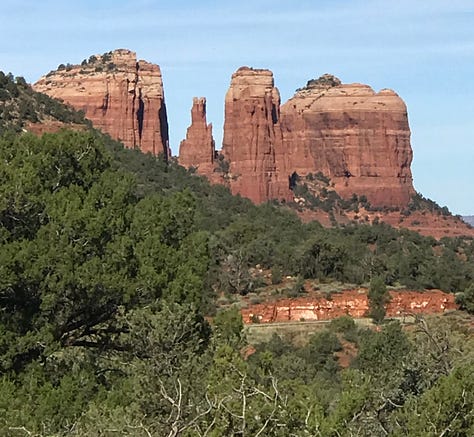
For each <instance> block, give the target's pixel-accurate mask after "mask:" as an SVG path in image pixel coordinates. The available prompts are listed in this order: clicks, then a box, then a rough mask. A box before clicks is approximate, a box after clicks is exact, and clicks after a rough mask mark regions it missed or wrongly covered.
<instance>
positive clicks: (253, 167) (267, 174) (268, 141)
mask: <svg viewBox="0 0 474 437" xmlns="http://www.w3.org/2000/svg"><path fill="white" fill-rule="evenodd" d="M282 147H283V137H282V132H281V127H280V93H279V91H278V89H277V88H275V86H274V83H273V74H272V72H271V71H269V70H260V69H258V70H257V69H252V68H248V67H242V68H239V69H238V70H237V71H236V72H235V73H234V74H233V75H232V80H231V84H230V88H229V90H228V91H227V94H226V97H225V122H224V139H223V143H222V154H223V156H224V159H225V160H226V161H227V162H228V163H229V181H230V187H231V190H232V192H233V193H234V194H237V193H238V194H241V195H242V196H244V197H248V198H249V199H251V200H252V201H254V202H255V203H261V202H264V201H266V200H269V199H278V200H289V199H291V198H292V196H291V192H290V190H289V188H288V175H287V173H288V171H287V169H286V167H285V161H284V158H285V157H284V154H283V149H282Z"/></svg>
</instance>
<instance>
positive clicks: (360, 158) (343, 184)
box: [281, 75, 415, 207]
mask: <svg viewBox="0 0 474 437" xmlns="http://www.w3.org/2000/svg"><path fill="white" fill-rule="evenodd" d="M281 126H282V130H283V145H284V149H285V150H286V151H287V153H288V168H289V169H291V170H292V171H295V172H296V173H298V174H299V175H300V176H304V175H307V174H308V173H317V172H322V173H323V174H324V175H326V176H329V177H330V178H331V181H332V182H334V183H335V189H336V191H337V192H338V194H339V195H340V196H342V197H346V198H348V197H350V196H351V195H352V194H353V193H356V194H358V195H362V194H364V195H366V196H367V199H368V200H369V202H370V203H371V204H372V205H374V206H395V207H403V206H406V205H407V203H408V202H409V200H410V198H411V196H412V195H413V194H414V193H415V191H414V189H413V185H412V176H411V170H410V164H411V161H412V150H411V146H410V129H409V126H408V117H407V109H406V106H405V104H404V102H403V101H402V99H401V98H400V97H399V96H398V95H397V94H396V93H395V92H393V91H391V90H382V91H380V92H379V93H375V92H374V91H373V90H372V89H371V88H370V87H369V86H367V85H361V84H350V85H344V84H341V82H340V81H339V79H337V78H335V77H333V76H330V75H325V76H323V77H322V78H320V79H318V80H316V81H310V82H308V85H307V86H306V87H305V88H303V89H301V90H298V91H297V92H296V94H295V95H294V96H293V98H291V99H290V100H289V101H288V102H286V103H285V104H284V105H283V106H282V107H281Z"/></svg>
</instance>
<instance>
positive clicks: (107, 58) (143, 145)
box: [33, 49, 170, 158]
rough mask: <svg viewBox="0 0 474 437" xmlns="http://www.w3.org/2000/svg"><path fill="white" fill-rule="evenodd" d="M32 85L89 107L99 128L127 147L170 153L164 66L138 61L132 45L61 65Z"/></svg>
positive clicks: (86, 110)
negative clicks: (79, 63)
mask: <svg viewBox="0 0 474 437" xmlns="http://www.w3.org/2000/svg"><path fill="white" fill-rule="evenodd" d="M33 88H34V89H35V90H36V91H39V92H42V93H45V94H47V95H49V96H51V97H54V98H57V99H59V100H62V101H64V102H65V103H67V104H69V105H71V106H72V107H74V108H75V109H76V110H82V111H84V113H85V115H86V117H87V118H88V119H89V120H91V122H92V123H93V125H94V126H95V127H96V128H99V129H102V130H103V131H104V132H107V133H108V134H109V135H110V136H111V137H112V138H114V139H117V140H120V141H122V142H123V143H124V144H125V146H126V147H130V148H139V149H140V150H142V151H143V152H145V153H146V152H150V153H152V154H155V155H157V154H159V153H163V154H164V156H165V158H168V157H169V156H170V150H169V144H168V120H167V114H166V105H165V98H164V92H163V80H162V77H161V71H160V67H159V66H158V65H154V64H151V63H148V62H146V61H141V60H140V61H137V57H136V54H135V53H134V52H132V51H130V50H125V49H118V50H114V51H113V52H109V53H106V54H104V55H96V56H91V57H90V58H89V60H88V61H86V60H84V61H83V62H82V64H81V65H69V64H68V65H67V66H61V68H59V69H58V70H56V71H52V72H50V73H48V74H47V75H45V76H43V77H42V78H40V79H39V80H38V82H36V83H35V84H34V85H33Z"/></svg>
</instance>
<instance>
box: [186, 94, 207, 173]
mask: <svg viewBox="0 0 474 437" xmlns="http://www.w3.org/2000/svg"><path fill="white" fill-rule="evenodd" d="M214 159H215V144H214V138H213V137H212V124H207V121H206V99H205V98H204V97H201V98H198V97H194V99H193V107H192V108H191V125H190V126H189V127H188V130H187V132H186V139H185V140H183V141H181V144H180V145H179V163H180V164H181V165H182V166H184V167H187V168H191V167H193V168H195V169H196V170H197V172H198V173H199V174H202V175H205V176H208V177H209V178H211V177H212V173H213V172H214V169H215V165H214Z"/></svg>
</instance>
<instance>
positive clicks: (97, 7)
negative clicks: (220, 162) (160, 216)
mask: <svg viewBox="0 0 474 437" xmlns="http://www.w3.org/2000/svg"><path fill="white" fill-rule="evenodd" d="M0 23H1V24H2V26H1V33H2V38H1V41H0V60H1V62H0V69H1V70H4V71H11V72H12V73H13V74H15V75H21V76H24V77H25V78H26V79H27V80H28V81H30V82H34V81H36V80H37V79H38V78H39V77H40V76H42V75H43V74H45V73H47V72H48V71H50V70H52V69H55V68H56V67H57V66H58V65H59V64H61V63H67V62H70V63H80V62H81V61H82V59H84V58H88V57H89V56H90V55H92V54H97V53H104V52H107V51H109V50H113V49H115V48H128V49H131V50H133V51H135V52H137V55H138V57H139V58H140V59H145V60H147V61H150V62H154V63H157V64H159V65H160V67H161V69H162V73H163V80H164V86H165V96H166V103H167V108H168V113H169V122H170V140H171V147H172V149H173V151H174V153H175V154H176V153H177V150H178V146H179V142H180V140H181V139H182V138H183V137H184V136H185V133H186V127H187V126H188V124H189V121H190V113H189V111H190V107H191V104H192V97H193V96H205V97H206V98H207V108H208V121H209V122H212V123H213V125H214V136H215V138H216V144H218V145H220V142H221V140H222V124H223V111H224V95H225V92H226V90H227V88H228V86H229V82H230V76H231V74H232V72H234V71H235V70H236V69H237V68H238V67H240V66H242V65H248V66H252V67H258V68H269V69H270V70H272V71H273V73H274V76H275V84H276V86H277V87H278V88H279V90H280V93H281V96H282V101H286V100H287V99H288V98H290V97H291V96H292V95H293V92H294V90H295V89H296V88H298V87H300V86H302V85H304V84H305V83H306V81H307V80H309V79H312V78H315V77H319V76H320V75H321V74H323V73H332V74H334V75H336V76H338V77H339V78H340V79H341V80H342V81H343V82H346V83H351V82H362V83H367V84H369V85H371V86H372V87H373V88H374V89H375V90H377V91H378V90H379V89H381V88H392V89H394V90H395V91H396V92H397V93H398V94H399V95H400V96H401V97H402V98H403V99H404V100H405V102H406V103H407V106H408V115H409V121H410V126H411V131H412V147H413V151H414V160H413V165H412V171H413V176H414V184H415V188H416V190H417V191H419V192H421V193H422V194H423V195H425V196H427V197H430V198H432V199H433V200H436V201H437V202H438V203H440V204H441V205H447V206H448V207H449V208H450V209H451V210H452V211H453V212H454V213H459V214H474V177H473V168H474V1H473V0H449V1H448V0H430V1H423V0H397V1H396V2H395V1H388V0H383V1H382V0H346V1H344V0H322V1H316V0H312V1H310V0H295V1H288V0H272V1H268V0H239V1H238V2H225V1H222V0H221V1H217V0H215V1H211V0H200V1H191V0H170V1H159V0H155V1H152V0H133V1H125V0H95V1H91V0H83V1H72V0H69V1H64V0H61V1H60V0H43V1H37V0H2V3H1V5H0Z"/></svg>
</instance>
